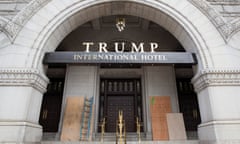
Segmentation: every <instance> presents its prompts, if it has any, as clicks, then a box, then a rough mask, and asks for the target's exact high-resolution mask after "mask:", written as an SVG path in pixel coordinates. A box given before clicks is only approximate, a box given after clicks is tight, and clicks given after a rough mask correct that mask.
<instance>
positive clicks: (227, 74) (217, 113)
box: [192, 68, 240, 144]
mask: <svg viewBox="0 0 240 144" xmlns="http://www.w3.org/2000/svg"><path fill="white" fill-rule="evenodd" d="M192 82H193V84H194V87H195V90H196V92H197V93H198V102H199V108H200V113H201V119H202V123H201V124H200V125H199V127H198V134H199V140H200V143H201V144H229V143H240V139H239V138H240V113H239V111H240V105H239V101H240V97H239V95H240V91H239V89H240V69H238V68H237V69H227V68H226V69H205V70H202V71H200V73H199V74H197V75H196V76H195V77H194V78H193V79H192Z"/></svg>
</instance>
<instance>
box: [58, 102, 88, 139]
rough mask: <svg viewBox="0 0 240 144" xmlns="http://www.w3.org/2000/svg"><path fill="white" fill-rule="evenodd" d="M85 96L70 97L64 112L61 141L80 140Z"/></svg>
mask: <svg viewBox="0 0 240 144" xmlns="http://www.w3.org/2000/svg"><path fill="white" fill-rule="evenodd" d="M83 106H84V97H68V98H67V104H66V109H65V113H64V120H63V127H62V134H61V141H79V139H80V126H81V123H80V121H81V114H82V109H83Z"/></svg>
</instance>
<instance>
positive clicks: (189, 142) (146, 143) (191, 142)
mask: <svg viewBox="0 0 240 144" xmlns="http://www.w3.org/2000/svg"><path fill="white" fill-rule="evenodd" d="M103 143H104V144H116V142H115V141H111V142H103ZM41 144H102V143H101V142H99V141H98V142H93V141H92V142H85V141H78V142H60V141H42V142H41ZM127 144H139V143H138V141H129V142H127ZM141 144H199V142H198V141H197V140H187V141H141Z"/></svg>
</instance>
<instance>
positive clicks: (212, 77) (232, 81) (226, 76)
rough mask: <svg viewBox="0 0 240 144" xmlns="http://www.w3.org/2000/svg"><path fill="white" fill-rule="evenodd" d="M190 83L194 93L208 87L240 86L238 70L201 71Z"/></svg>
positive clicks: (239, 71)
mask: <svg viewBox="0 0 240 144" xmlns="http://www.w3.org/2000/svg"><path fill="white" fill-rule="evenodd" d="M192 83H193V85H194V88H195V91H196V92H200V91H202V90H203V89H205V88H207V87H210V86H240V69H235V70H232V69H228V70H222V69H207V70H202V71H201V72H200V73H199V74H197V75H196V76H195V77H194V78H193V79H192Z"/></svg>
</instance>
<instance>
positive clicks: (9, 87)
mask: <svg viewBox="0 0 240 144" xmlns="http://www.w3.org/2000/svg"><path fill="white" fill-rule="evenodd" d="M47 83H48V79H47V78H46V77H45V76H44V75H43V74H41V73H40V72H39V71H38V70H36V69H16V68H13V69H9V68H8V69H0V92H1V94H0V143H35V142H36V143H37V142H40V141H41V137H42V127H41V126H40V125H39V124H38V120H39V114H40V108H41V103H42V95H43V93H44V92H45V91H46V86H47Z"/></svg>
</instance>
